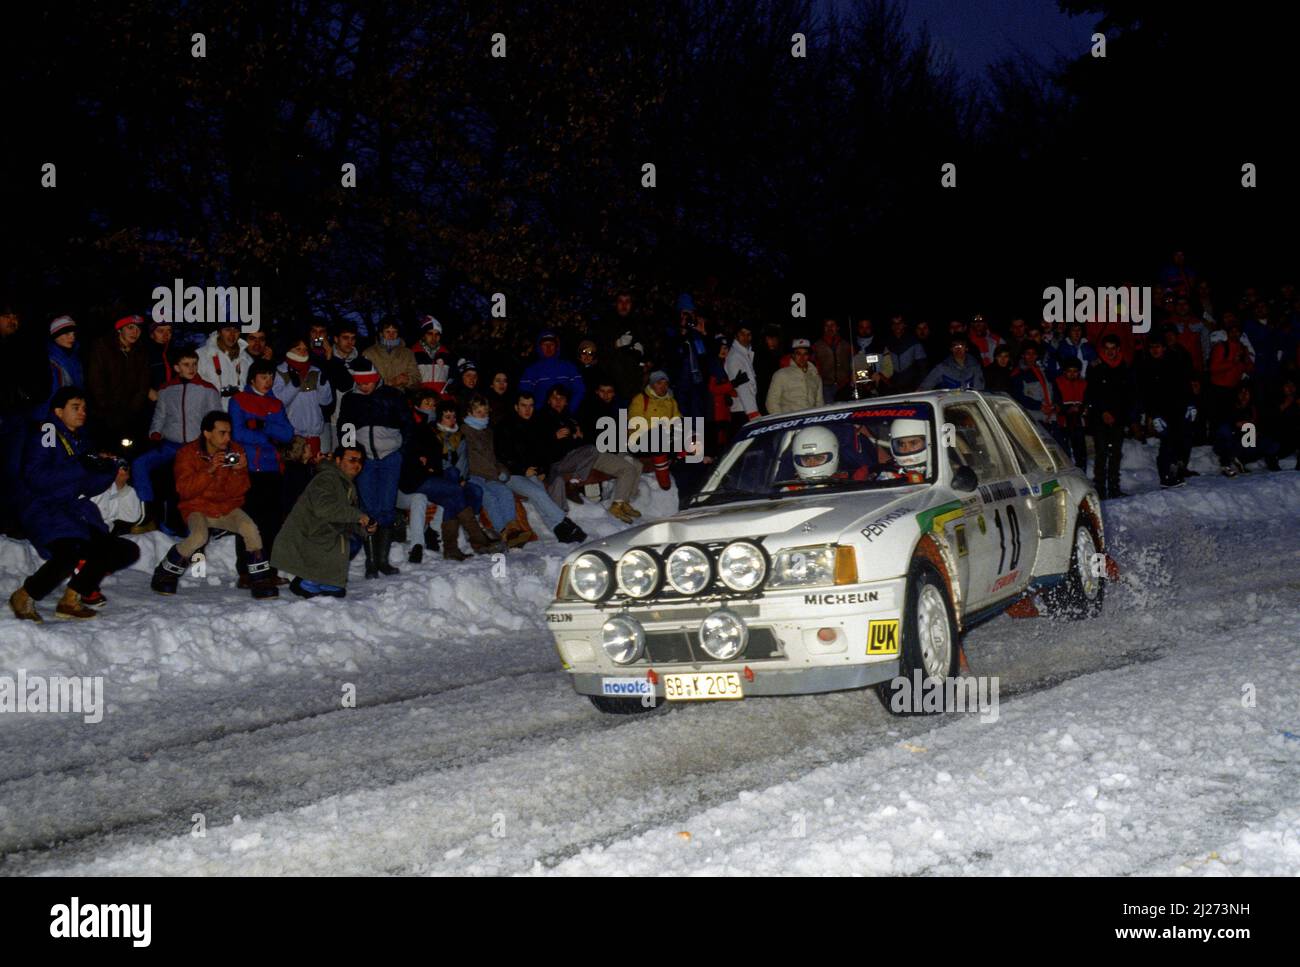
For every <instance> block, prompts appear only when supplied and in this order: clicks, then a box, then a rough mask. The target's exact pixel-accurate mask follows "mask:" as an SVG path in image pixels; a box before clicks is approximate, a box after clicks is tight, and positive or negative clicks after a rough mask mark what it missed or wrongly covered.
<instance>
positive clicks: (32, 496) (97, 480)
mask: <svg viewBox="0 0 1300 967" xmlns="http://www.w3.org/2000/svg"><path fill="white" fill-rule="evenodd" d="M85 425H86V394H85V391H84V390H82V389H80V388H79V387H76V386H65V387H63V388H62V389H60V390H59V391H58V392H56V393H55V394H54V396H53V398H51V400H50V419H49V420H47V421H46V422H45V423H43V424H40V425H38V426H36V427H35V428H34V429H33V431H32V434H31V436H30V437H29V438H28V441H27V448H26V450H25V451H24V456H23V481H22V483H23V490H24V491H25V493H24V494H23V495H22V503H23V505H24V512H23V520H24V522H25V523H26V525H27V528H28V530H29V533H30V536H31V541H32V544H33V546H34V547H35V548H36V551H37V553H38V554H40V555H41V557H43V558H45V564H43V565H42V566H41V568H40V570H38V571H37V572H36V573H35V574H33V575H32V576H31V577H29V578H28V579H27V580H26V581H24V582H23V584H22V586H21V587H20V588H18V590H17V591H15V592H14V593H13V594H12V595H11V596H10V598H9V606H10V607H11V608H12V609H13V612H14V615H15V616H16V617H17V618H19V619H22V620H27V621H38V622H39V621H41V620H43V619H42V618H41V615H40V612H38V611H37V610H36V602H37V601H39V600H41V598H43V597H45V596H46V595H47V594H49V593H50V592H51V591H53V590H54V589H55V588H56V587H58V586H59V585H60V584H62V583H63V582H64V581H65V580H67V578H68V576H69V575H72V580H71V581H68V587H67V590H66V591H64V593H63V597H62V598H61V599H60V600H59V603H58V606H57V607H56V608H55V614H56V615H57V616H58V617H60V618H93V617H94V616H95V612H94V611H93V610H91V609H90V608H88V607H86V606H85V605H84V604H83V603H82V600H81V598H82V595H84V594H89V593H91V592H93V591H95V590H96V589H98V587H99V582H100V581H101V580H102V579H103V578H104V576H105V575H106V574H110V573H112V572H114V571H120V570H122V569H123V568H127V567H130V566H131V565H132V564H134V563H135V562H136V560H137V559H138V558H139V557H140V548H138V547H137V546H136V545H135V544H133V543H132V542H131V541H128V540H127V539H126V538H123V537H113V536H111V535H110V534H109V530H108V526H107V525H106V524H105V523H104V518H103V515H102V514H100V512H99V508H98V507H97V506H96V505H95V504H94V503H93V502H92V501H91V497H92V496H94V495H96V494H100V493H102V492H103V491H105V490H106V489H108V487H109V485H110V484H113V483H115V482H117V483H119V484H120V483H122V482H124V481H125V479H126V478H127V477H128V476H129V471H127V469H126V463H125V461H122V460H118V459H115V458H114V457H112V456H111V455H108V454H102V453H101V454H96V453H95V452H93V451H92V450H91V448H90V444H89V442H88V441H87V439H86V438H85V436H84V435H83V434H82V427H84V426H85ZM82 562H84V563H82ZM79 564H80V568H78V565H79ZM74 571H76V573H75V574H73V572H74Z"/></svg>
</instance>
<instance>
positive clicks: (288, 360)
mask: <svg viewBox="0 0 1300 967" xmlns="http://www.w3.org/2000/svg"><path fill="white" fill-rule="evenodd" d="M284 362H285V365H287V366H288V367H289V368H290V369H292V370H293V371H294V372H295V373H297V374H298V375H299V376H301V377H302V378H303V379H306V378H307V370H308V369H310V368H311V363H310V362H309V361H308V359H307V357H306V356H296V355H295V354H293V353H285V355H284Z"/></svg>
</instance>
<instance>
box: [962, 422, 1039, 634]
mask: <svg viewBox="0 0 1300 967" xmlns="http://www.w3.org/2000/svg"><path fill="white" fill-rule="evenodd" d="M943 418H944V432H945V433H948V432H949V430H948V428H949V427H951V435H952V447H951V448H950V451H951V453H952V454H953V455H954V456H955V459H956V460H957V461H958V462H959V463H963V464H965V465H967V466H969V467H970V468H971V469H972V470H974V471H975V476H976V478H977V479H978V481H979V484H978V486H977V487H976V488H975V492H974V494H972V496H974V497H978V498H979V508H978V512H977V513H976V514H975V515H974V516H973V519H972V520H970V521H968V522H967V526H966V540H967V543H968V545H969V547H970V556H971V559H970V567H969V578H968V581H969V583H968V588H969V591H968V593H967V598H966V611H967V613H971V612H973V611H977V610H979V609H980V608H983V607H985V606H987V605H990V604H993V603H996V602H999V601H1002V600H1004V599H1006V598H1009V597H1012V596H1013V595H1015V594H1017V593H1019V592H1020V591H1022V590H1023V589H1024V588H1025V587H1026V586H1027V585H1028V584H1029V581H1030V579H1031V577H1032V575H1033V567H1034V558H1035V555H1036V554H1037V551H1038V526H1037V519H1036V517H1035V515H1034V510H1033V501H1032V499H1031V496H1030V490H1029V484H1028V482H1027V480H1026V479H1025V477H1024V475H1023V474H1021V473H1020V469H1019V467H1018V466H1017V464H1016V462H1015V461H1014V459H1013V458H1012V455H1011V453H1010V452H1009V451H1008V449H1007V446H1006V444H1005V443H1004V442H1003V438H1002V434H1001V432H1000V431H998V430H996V429H995V427H994V422H993V417H992V414H991V413H990V412H989V411H988V410H987V409H986V408H985V407H984V406H983V405H982V404H981V403H980V402H979V401H978V400H977V399H974V398H970V399H966V400H961V401H954V402H952V403H949V404H947V405H945V406H944V410H943Z"/></svg>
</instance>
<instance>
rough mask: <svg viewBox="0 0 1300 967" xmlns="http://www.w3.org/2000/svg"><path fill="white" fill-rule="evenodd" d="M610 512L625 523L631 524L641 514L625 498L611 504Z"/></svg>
mask: <svg viewBox="0 0 1300 967" xmlns="http://www.w3.org/2000/svg"><path fill="white" fill-rule="evenodd" d="M609 512H610V513H611V514H613V515H614V516H615V517H617V518H618V519H619V520H621V521H622V522H623V523H625V524H631V523H632V522H634V521H635V520H636V519H637V518H638V517H640V516H641V515H640V514H638V513H637V512H636V511H634V510H633V509H632V505H631V504H629V503H628V502H627V501H625V500H616V501H614V502H613V503H612V504H610V505H609Z"/></svg>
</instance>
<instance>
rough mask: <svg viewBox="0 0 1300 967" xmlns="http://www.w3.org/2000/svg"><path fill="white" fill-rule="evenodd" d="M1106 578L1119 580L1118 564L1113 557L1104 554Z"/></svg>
mask: <svg viewBox="0 0 1300 967" xmlns="http://www.w3.org/2000/svg"><path fill="white" fill-rule="evenodd" d="M1106 580H1107V581H1118V580H1119V565H1118V564H1116V563H1115V559H1114V558H1113V557H1111V556H1110V555H1109V554H1107V555H1106Z"/></svg>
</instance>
